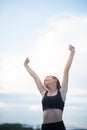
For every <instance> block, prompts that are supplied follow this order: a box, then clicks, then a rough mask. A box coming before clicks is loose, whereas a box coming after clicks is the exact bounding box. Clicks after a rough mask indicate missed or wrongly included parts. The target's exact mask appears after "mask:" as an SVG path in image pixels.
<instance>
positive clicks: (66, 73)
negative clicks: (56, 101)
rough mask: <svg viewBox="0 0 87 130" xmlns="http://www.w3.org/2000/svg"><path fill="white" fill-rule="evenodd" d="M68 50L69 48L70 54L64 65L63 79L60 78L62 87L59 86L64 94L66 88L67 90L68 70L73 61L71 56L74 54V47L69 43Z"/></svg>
mask: <svg viewBox="0 0 87 130" xmlns="http://www.w3.org/2000/svg"><path fill="white" fill-rule="evenodd" d="M69 50H70V55H69V58H68V61H67V63H66V65H65V68H64V73H63V80H62V87H61V92H62V93H63V94H64V95H66V93H67V90H68V77H69V70H70V67H71V64H72V61H73V57H74V54H75V48H74V47H73V46H72V45H69Z"/></svg>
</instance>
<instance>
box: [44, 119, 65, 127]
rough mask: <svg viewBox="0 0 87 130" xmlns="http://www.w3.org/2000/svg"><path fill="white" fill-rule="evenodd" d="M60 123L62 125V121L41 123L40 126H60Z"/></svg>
mask: <svg viewBox="0 0 87 130" xmlns="http://www.w3.org/2000/svg"><path fill="white" fill-rule="evenodd" d="M61 123H63V120H62V121H58V122H52V123H42V125H43V126H44V125H45V126H46V125H56V124H61Z"/></svg>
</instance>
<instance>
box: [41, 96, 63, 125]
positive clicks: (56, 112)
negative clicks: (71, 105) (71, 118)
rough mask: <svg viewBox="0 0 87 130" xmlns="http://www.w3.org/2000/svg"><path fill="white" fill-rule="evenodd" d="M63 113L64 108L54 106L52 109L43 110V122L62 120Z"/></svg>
mask: <svg viewBox="0 0 87 130" xmlns="http://www.w3.org/2000/svg"><path fill="white" fill-rule="evenodd" d="M47 95H48V94H47ZM48 97H49V96H48ZM50 97H51V96H50ZM61 97H62V95H61ZM63 101H64V100H63ZM62 115H63V111H62V110H60V109H58V108H52V109H51V108H48V109H46V110H44V111H43V123H44V124H46V123H54V122H59V121H62Z"/></svg>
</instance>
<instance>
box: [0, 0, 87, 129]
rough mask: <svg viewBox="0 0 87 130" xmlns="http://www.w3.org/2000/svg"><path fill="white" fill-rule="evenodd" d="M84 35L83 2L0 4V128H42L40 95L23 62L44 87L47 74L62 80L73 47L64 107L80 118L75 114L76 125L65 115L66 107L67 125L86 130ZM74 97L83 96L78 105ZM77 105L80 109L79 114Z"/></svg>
mask: <svg viewBox="0 0 87 130" xmlns="http://www.w3.org/2000/svg"><path fill="white" fill-rule="evenodd" d="M86 34H87V1H86V0H62V1H60V0H54V1H53V0H32V1H30V0H15V1H11V0H0V36H1V37H0V61H1V62H0V115H1V117H2V118H0V123H3V122H21V123H31V124H32V123H36V124H38V123H41V118H42V111H41V96H40V94H39V92H38V90H37V88H36V85H35V83H34V81H33V79H32V78H31V77H30V76H29V75H28V73H27V72H26V70H25V68H24V66H23V62H24V60H25V58H26V57H27V56H28V57H29V58H30V61H31V62H30V66H31V67H32V68H33V69H34V70H35V71H36V72H37V73H38V75H39V76H40V78H41V80H42V82H43V80H44V77H45V76H46V75H49V74H53V75H56V76H57V77H58V78H59V79H60V81H61V80H62V73H63V69H64V65H65V63H66V60H67V58H68V55H69V51H68V45H69V44H72V45H74V46H75V47H76V54H75V58H74V61H73V64H72V67H71V70H70V79H69V91H68V94H67V103H66V104H69V103H70V107H71V106H73V107H71V110H72V109H73V111H74V112H75V114H74V113H73V115H74V116H75V115H76V112H77V110H79V112H80V113H82V115H80V116H81V117H79V115H78V114H77V117H76V120H75V121H76V122H77V124H75V122H74V121H73V119H72V116H73V115H72V114H71V116H70V114H69V115H68V116H67V109H68V110H69V108H68V107H69V105H68V107H67V105H66V109H65V113H64V119H65V122H66V121H67V122H66V123H67V124H68V125H73V126H80V125H81V126H82V127H83V126H85V127H87V125H86V123H84V122H86V120H87V115H86V114H85V112H86V113H87V111H86V110H84V108H85V107H86V106H87V103H86V101H85V98H86V97H87V80H86V77H87V60H86V55H87V38H86V37H87V36H86ZM75 96H77V97H78V96H81V97H82V98H81V97H80V98H81V102H80V101H79V98H77V100H76V101H75V98H74V97H75ZM34 97H35V98H34ZM69 97H70V98H69ZM72 97H73V98H72ZM30 99H31V100H30ZM70 99H71V100H70ZM83 100H84V101H83ZM31 101H32V102H31ZM76 103H77V104H78V106H77V105H76ZM72 104H73V105H72ZM80 105H83V106H84V108H82V109H79V106H80ZM20 108H21V112H20ZM38 112H39V113H38ZM69 112H70V113H71V111H69ZM10 113H11V114H10ZM12 113H14V114H12ZM21 113H23V115H22V114H21ZM35 114H36V117H38V118H37V119H35V118H34V115H35ZM15 115H17V116H18V117H16V116H15ZM20 115H21V116H22V117H25V118H26V120H24V119H23V118H21V116H20ZM28 115H29V116H28ZM31 116H32V119H31ZM78 118H81V119H82V120H81V121H79V119H78ZM35 120H37V122H35ZM69 121H70V122H69ZM71 122H72V124H71Z"/></svg>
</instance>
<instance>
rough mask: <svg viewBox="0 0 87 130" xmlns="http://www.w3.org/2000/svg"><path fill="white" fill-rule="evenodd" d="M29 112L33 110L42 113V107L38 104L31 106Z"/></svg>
mask: <svg viewBox="0 0 87 130" xmlns="http://www.w3.org/2000/svg"><path fill="white" fill-rule="evenodd" d="M29 110H31V111H41V105H40V104H39V105H38V104H37V105H31V106H29Z"/></svg>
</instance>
